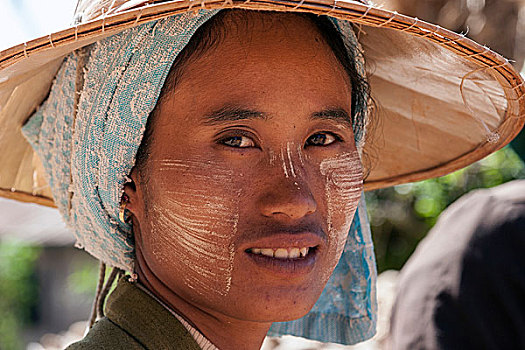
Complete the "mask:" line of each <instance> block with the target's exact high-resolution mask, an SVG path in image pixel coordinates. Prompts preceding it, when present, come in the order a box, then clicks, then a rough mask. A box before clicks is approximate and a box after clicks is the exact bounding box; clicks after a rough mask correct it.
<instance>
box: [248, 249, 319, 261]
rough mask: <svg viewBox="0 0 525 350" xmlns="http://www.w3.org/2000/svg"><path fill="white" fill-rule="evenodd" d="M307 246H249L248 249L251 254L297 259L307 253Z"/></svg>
mask: <svg viewBox="0 0 525 350" xmlns="http://www.w3.org/2000/svg"><path fill="white" fill-rule="evenodd" d="M309 250H310V249H309V248H307V247H303V248H277V249H269V248H265V249H263V248H251V249H250V251H251V252H252V253H253V254H261V255H265V256H269V257H272V258H277V259H297V258H300V257H305V256H306V255H308V252H309Z"/></svg>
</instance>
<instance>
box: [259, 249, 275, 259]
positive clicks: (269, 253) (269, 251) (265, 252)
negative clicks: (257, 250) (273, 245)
mask: <svg viewBox="0 0 525 350" xmlns="http://www.w3.org/2000/svg"><path fill="white" fill-rule="evenodd" d="M261 254H262V255H266V256H270V257H272V258H273V249H261Z"/></svg>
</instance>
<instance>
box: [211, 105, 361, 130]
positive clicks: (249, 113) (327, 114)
mask: <svg viewBox="0 0 525 350" xmlns="http://www.w3.org/2000/svg"><path fill="white" fill-rule="evenodd" d="M250 119H260V120H269V119H271V116H270V115H268V114H267V113H264V112H260V111H255V110H251V109H246V108H242V107H235V106H226V107H223V108H221V109H218V110H216V111H214V112H212V113H210V114H208V115H205V116H204V117H203V121H204V124H205V125H211V126H213V125H219V124H224V123H231V122H235V121H240V120H250ZM310 119H312V120H330V121H334V122H337V123H339V124H342V125H345V126H348V127H352V119H351V118H350V116H349V114H348V112H346V111H345V110H344V109H342V108H327V109H323V110H321V111H318V112H314V113H312V114H311V115H310Z"/></svg>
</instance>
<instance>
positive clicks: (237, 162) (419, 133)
mask: <svg viewBox="0 0 525 350" xmlns="http://www.w3.org/2000/svg"><path fill="white" fill-rule="evenodd" d="M106 5H107V4H105V3H104V2H80V3H79V5H78V7H77V18H78V19H79V21H84V20H85V19H84V18H86V17H87V18H90V16H98V15H99V14H101V15H102V19H101V20H100V21H99V22H98V23H97V25H98V24H100V27H97V30H98V32H97V34H94V33H93V27H94V25H95V24H94V23H95V22H91V23H89V22H88V23H86V24H84V25H80V26H78V27H76V28H74V29H71V30H70V31H69V33H68V34H66V33H65V32H64V33H63V35H61V36H58V37H55V38H53V37H52V36H50V37H49V42H50V47H49V48H47V50H48V51H45V50H43V51H41V52H40V54H41V55H42V54H43V53H46V52H47V54H48V55H49V54H50V53H53V54H54V55H55V56H54V57H55V58H56V59H59V60H60V62H59V64H57V63H55V62H54V61H52V62H51V63H50V64H48V67H46V69H44V70H43V73H41V74H45V72H46V70H48V71H49V72H52V74H53V75H54V72H55V70H54V69H53V68H54V67H51V68H49V66H50V65H51V66H52V65H53V64H55V67H57V66H58V65H60V68H59V70H58V72H57V73H56V77H55V80H54V82H53V85H52V86H51V90H50V92H49V96H47V98H46V99H45V101H44V102H43V104H42V105H41V106H40V107H39V108H38V110H37V111H36V112H35V113H34V114H33V115H32V116H31V117H30V118H29V119H28V120H27V121H26V122H25V123H24V126H23V133H24V135H25V137H26V138H27V140H28V141H29V142H30V143H31V145H32V147H33V148H34V150H35V152H36V154H37V155H38V157H39V159H40V160H41V161H42V163H43V167H44V169H45V173H46V179H47V182H48V183H49V186H50V188H51V191H52V194H53V198H54V203H55V204H56V205H57V207H58V208H59V210H60V211H61V213H62V215H63V216H64V218H65V220H66V222H68V224H69V225H70V226H71V227H72V229H73V230H74V232H75V234H76V235H77V238H78V241H79V243H80V244H81V245H82V246H83V247H84V248H85V249H86V250H87V251H89V252H90V253H92V254H93V255H94V256H96V257H97V258H99V259H100V260H101V261H102V262H103V263H104V264H108V265H111V266H114V267H116V268H119V269H122V270H124V271H128V272H130V273H131V277H129V278H123V279H121V280H120V281H119V284H118V286H117V288H116V290H115V291H114V292H113V293H112V295H111V296H110V297H109V299H108V301H107V305H106V316H104V317H101V318H100V320H99V321H98V322H97V323H95V325H94V326H93V327H92V328H91V330H90V332H89V333H88V335H87V336H86V338H85V339H84V340H82V341H81V342H79V343H77V344H75V345H72V346H71V348H72V349H77V348H98V347H107V348H119V347H120V348H126V349H127V348H151V349H154V348H155V349H156V348H175V349H178V348H203V349H208V348H215V347H217V348H219V349H256V348H259V347H260V345H261V343H262V341H263V339H264V337H265V335H266V334H267V333H268V331H269V330H270V327H272V329H271V330H270V334H295V335H300V336H305V337H309V338H312V339H318V340H322V341H333V342H340V343H347V344H349V343H355V342H358V341H362V340H364V339H367V338H369V337H371V336H372V335H373V332H374V322H375V316H374V312H375V300H374V290H373V289H374V278H375V267H374V260H373V253H372V246H371V239H370V235H369V231H368V229H367V227H366V225H367V224H366V218H365V216H364V215H365V212H364V207H363V202H362V201H360V198H361V193H362V189H363V179H364V175H363V174H364V173H370V175H369V176H368V177H367V178H366V181H367V182H368V183H369V184H371V186H372V187H373V186H376V187H379V186H384V185H387V184H395V183H400V182H404V181H410V180H415V179H421V178H426V177H430V176H437V175H440V174H443V173H445V172H447V171H451V170H453V169H456V168H458V167H461V166H464V165H466V164H468V163H469V162H472V161H474V160H476V159H478V158H479V157H482V156H484V155H486V154H488V153H489V152H491V151H493V150H495V149H497V148H498V147H501V146H502V145H503V144H505V143H506V142H508V141H509V140H510V139H511V138H512V136H513V135H515V133H516V132H517V131H518V130H519V128H520V127H521V126H522V124H523V121H522V120H520V119H518V118H515V117H516V116H519V115H520V113H521V111H522V108H523V103H522V100H521V98H520V97H521V96H522V94H523V92H522V86H521V85H520V84H521V78H520V77H519V75H517V74H516V73H515V72H514V71H513V70H512V68H511V67H510V66H509V65H508V63H507V62H506V61H505V60H504V59H503V58H501V57H500V56H497V55H496V54H494V53H492V52H490V51H489V50H488V49H483V48H481V47H479V46H477V45H476V44H474V43H472V42H470V41H468V40H467V39H464V38H462V37H460V38H457V37H456V38H455V37H454V35H453V34H451V33H448V32H446V31H445V30H442V29H440V28H438V27H436V28H433V29H432V30H428V28H429V26H428V25H426V24H423V23H419V22H418V21H417V20H411V19H408V18H406V17H403V16H398V15H396V14H391V13H388V12H385V11H380V10H377V9H373V8H372V7H368V6H364V5H363V4H359V3H355V2H351V3H340V4H339V3H338V4H333V5H330V6H328V7H327V6H326V5H324V4H323V3H321V2H319V3H309V4H304V2H301V3H297V4H295V3H293V4H292V5H290V4H280V3H277V2H276V3H267V4H263V3H262V2H261V3H258V2H247V3H231V4H230V3H224V4H222V3H221V4H218V3H211V2H210V3H208V4H205V3H202V6H201V4H200V3H199V6H201V8H202V9H201V10H198V11H194V9H193V7H194V6H193V5H194V4H193V3H179V2H171V3H166V4H162V3H161V4H157V5H154V6H143V7H141V6H139V8H138V9H136V10H134V11H131V12H125V10H127V9H129V8H133V7H134V6H136V4H135V2H118V3H117V2H115V1H114V2H112V3H111V5H110V6H109V7H107V6H106ZM221 7H238V8H243V9H244V10H241V9H237V10H221V11H219V9H220V8H221ZM249 9H258V10H269V11H268V12H258V11H257V12H256V11H247V10H249ZM271 10H280V11H281V13H276V12H271ZM321 10H323V11H321ZM294 11H298V12H296V13H294ZM303 12H306V13H303ZM321 13H324V14H328V15H329V16H322V17H317V16H314V15H312V14H321ZM132 15H133V16H134V17H133V20H131V16H132ZM170 15H171V16H170ZM173 15H174V16H173ZM332 15H333V16H337V17H340V19H335V17H330V16H332ZM160 17H162V18H161V19H159V18H160ZM348 20H353V21H354V22H355V23H362V24H369V25H370V26H369V27H362V28H359V27H358V26H357V25H356V26H352V24H351V22H349V21H348ZM381 27H390V28H393V29H389V30H388V29H384V28H381ZM354 30H355V31H356V32H358V33H360V35H361V36H362V38H361V41H360V42H359V41H358V40H357V37H356V34H355V32H354ZM359 30H361V32H359ZM396 30H397V31H396ZM425 30H426V31H425ZM115 31H119V33H115ZM412 32H413V35H412V36H411V35H410V34H407V33H412ZM57 38H62V39H60V40H58V41H57ZM67 38H69V39H67ZM451 38H452V39H451ZM61 40H62V43H60V42H61ZM68 40H72V43H71V42H68ZM440 40H441V41H442V42H441V43H437V42H440ZM92 42H95V43H94V44H92V45H89V44H91V43H92ZM360 43H361V44H362V45H363V46H365V47H364V55H365V56H366V57H367V58H371V59H373V61H374V62H373V63H374V64H375V65H376V66H375V74H374V75H372V78H371V79H372V80H371V85H372V93H373V94H374V97H375V98H376V99H377V100H378V103H379V104H380V105H381V106H382V107H383V108H384V111H382V112H380V113H378V114H377V117H376V116H374V113H372V112H371V103H370V98H369V89H368V82H367V79H368V77H367V75H366V73H365V67H364V61H363V51H362V49H361V47H360V46H361V45H360ZM68 45H72V46H68ZM28 47H29V49H28ZM32 47H33V46H31V45H26V46H23V48H22V47H19V48H18V55H23V56H24V57H25V56H26V55H27V56H28V58H27V59H26V58H24V59H21V60H20V61H19V62H17V59H18V58H17V57H16V55H17V51H16V48H15V49H13V50H11V51H8V52H7V53H6V54H5V55H4V60H3V61H1V62H7V63H4V64H5V65H6V66H7V67H6V68H5V69H4V71H3V72H4V76H5V77H6V79H7V83H6V86H7V87H11V86H17V89H18V91H14V90H13V91H9V93H10V94H8V95H7V96H8V98H9V100H8V101H7V102H6V104H5V105H4V106H5V107H6V108H4V109H3V110H2V113H6V112H4V111H5V110H9V107H10V106H12V105H13V103H15V101H17V98H21V97H18V96H20V93H21V91H24V90H23V88H24V87H25V86H27V85H30V84H31V83H33V84H32V86H33V90H35V91H36V92H33V95H32V96H31V97H28V96H25V98H26V99H28V100H29V99H30V100H32V101H34V102H35V103H40V102H41V101H42V98H43V96H40V97H39V96H35V95H37V92H39V91H40V93H41V95H42V94H45V93H47V87H46V86H45V85H46V84H45V83H42V81H43V80H45V79H36V78H31V77H29V73H28V72H29V71H30V69H29V70H28V69H27V67H28V66H29V65H31V63H33V62H34V61H31V59H33V60H36V59H37V58H38V57H37V55H38V54H39V53H38V52H36V51H35V52H32V51H31V50H32ZM21 49H22V50H23V52H21ZM422 49H425V50H422ZM34 50H37V49H36V46H35V49H34ZM39 50H40V49H39ZM72 50H75V51H74V52H73V53H71V54H69V55H68V56H67V57H66V58H65V59H63V60H62V59H60V56H61V55H64V54H66V53H69V52H71V51H72ZM454 52H456V53H459V54H461V56H463V58H461V57H460V56H459V55H456V56H454V55H455V53H454ZM8 56H9V57H8ZM21 57H22V56H20V58H21ZM48 57H49V56H48ZM48 57H46V59H48V60H49V58H48ZM430 58H432V59H433V60H434V61H433V62H428V61H427V59H430ZM40 59H41V61H40V64H43V61H45V59H44V58H42V56H41V57H40ZM24 60H25V61H24ZM24 64H25V65H24ZM33 64H34V63H33ZM14 67H17V69H18V70H17V71H16V74H15V73H13V72H15V68H14ZM451 67H453V68H454V70H453V74H451V73H450V72H449V70H450V68H451ZM24 69H25V70H24ZM55 69H56V68H55ZM409 69H410V71H409ZM24 79H25V80H24ZM37 81H38V83H36V82H37ZM46 81H47V82H48V83H49V78H48V79H47V80H46ZM9 84H10V85H9ZM24 84H25V85H24ZM39 84H40V85H39ZM47 86H49V85H47ZM452 87H454V88H455V89H456V90H454V91H449V90H451V89H452ZM374 89H375V90H374ZM5 91H8V89H7V88H6V89H5ZM44 91H45V92H44ZM28 93H29V92H28ZM26 105H30V103H26V104H24V106H26ZM20 109H23V108H20ZM27 109H30V108H27ZM385 111H386V112H388V113H386V112H385ZM436 111H440V112H441V114H440V115H436V114H435V112H436ZM30 112H31V111H29V112H25V113H26V115H25V116H24V119H25V118H27V117H28V116H29V114H30ZM15 114H16V115H19V116H20V117H19V118H22V114H24V113H21V112H20V113H18V114H17V112H15ZM387 116H388V117H387ZM404 116H408V118H404ZM6 118H7V117H6ZM373 118H377V120H374V119H373ZM14 119H16V118H14V117H12V116H11V117H10V119H9V120H11V121H12V120H14ZM404 119H407V120H408V122H409V124H407V122H406V120H404ZM6 120H7V119H6ZM369 120H370V121H371V124H370V125H375V126H376V130H379V132H375V133H371V134H370V136H368V137H367V138H366V142H365V129H366V127H367V125H369ZM381 124H382V125H381ZM378 125H379V126H378ZM407 125H410V130H408V131H407ZM368 128H369V129H370V127H368ZM465 128H471V129H472V130H468V131H465V130H464V129H465ZM370 130H372V131H374V129H373V128H372V129H370ZM379 135H380V136H379ZM383 135H384V136H383ZM445 136H447V138H446V139H445ZM4 137H5V138H6V139H7V137H8V136H4ZM381 143H384V145H385V147H381V146H382V145H381ZM437 145H439V146H440V149H436V146H437ZM373 151H375V153H374V152H373ZM361 159H365V160H366V159H370V161H367V162H364V164H365V166H366V167H367V169H366V171H365V172H364V171H363V166H362V164H363V163H362V161H361ZM372 160H374V164H372ZM38 174H39V173H38V172H37V173H36V176H34V179H35V180H34V181H33V183H32V184H31V186H32V187H31V191H28V192H32V193H33V192H34V194H35V195H36V194H38V193H37V192H36V187H38V186H36V182H38ZM15 183H16V181H15ZM10 188H14V191H13V192H14V193H15V194H16V196H18V198H22V197H23V196H24V193H22V192H23V191H22V189H23V187H22V185H20V186H18V187H17V186H13V185H11V187H10ZM26 196H27V195H26ZM38 198H39V200H40V201H43V199H42V197H38ZM358 207H359V209H358ZM349 232H350V234H348V233H349ZM341 256H342V258H341ZM114 271H117V270H114ZM116 273H117V272H115V273H114V274H113V275H115V274H116ZM111 282H112V279H111V278H110V280H109V282H108V283H106V287H108V286H109V285H110V284H111ZM106 292H107V288H104V289H103V290H102V291H101V292H100V293H97V295H98V297H97V299H98V302H97V304H99V305H103V303H104V300H105V294H106ZM99 314H100V316H102V312H99ZM305 315H306V316H305ZM303 316H304V317H303ZM294 320H295V321H294ZM274 322H276V323H274ZM281 322H283V323H281ZM272 323H274V324H273V325H272Z"/></svg>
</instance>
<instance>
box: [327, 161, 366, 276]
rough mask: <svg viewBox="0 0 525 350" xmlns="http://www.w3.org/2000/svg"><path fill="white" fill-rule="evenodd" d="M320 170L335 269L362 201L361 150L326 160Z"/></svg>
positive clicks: (330, 252) (330, 253) (331, 254)
mask: <svg viewBox="0 0 525 350" xmlns="http://www.w3.org/2000/svg"><path fill="white" fill-rule="evenodd" d="M319 169H320V171H321V174H322V175H323V176H324V177H325V194H326V205H327V223H328V236H329V239H330V241H331V243H330V245H329V246H330V251H329V252H328V253H329V256H331V257H333V258H334V259H335V262H334V265H333V266H335V265H336V264H337V261H339V257H340V256H341V254H342V252H343V249H344V246H345V243H346V238H347V235H348V231H349V230H350V226H351V225H352V220H353V218H354V214H355V211H356V209H357V204H358V202H359V199H360V198H361V192H362V189H363V171H362V165H361V160H360V158H359V154H358V152H357V151H354V152H350V153H343V154H341V155H339V156H337V157H334V158H330V159H326V160H324V161H322V162H321V164H320V166H319ZM336 213H338V214H339V215H335V214H336ZM340 214H342V215H340ZM327 278H328V277H327Z"/></svg>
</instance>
